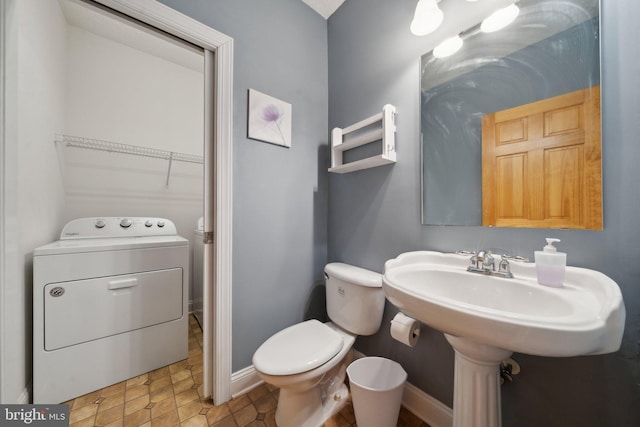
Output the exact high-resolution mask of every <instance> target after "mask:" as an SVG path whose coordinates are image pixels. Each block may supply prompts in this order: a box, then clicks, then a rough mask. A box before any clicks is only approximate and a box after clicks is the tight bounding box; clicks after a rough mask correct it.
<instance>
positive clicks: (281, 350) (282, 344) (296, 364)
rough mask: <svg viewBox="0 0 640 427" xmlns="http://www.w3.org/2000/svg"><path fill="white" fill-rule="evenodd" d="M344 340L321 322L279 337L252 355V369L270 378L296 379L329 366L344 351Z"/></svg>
mask: <svg viewBox="0 0 640 427" xmlns="http://www.w3.org/2000/svg"><path fill="white" fill-rule="evenodd" d="M342 345H343V342H342V337H341V336H340V334H338V333H337V332H336V331H334V330H332V329H331V328H329V327H328V326H326V325H325V324H323V323H321V322H319V321H318V320H315V319H313V320H307V321H306V322H302V323H298V324H297V325H293V326H290V327H288V328H286V329H283V330H282V331H280V332H278V333H276V334H275V335H273V336H272V337H271V338H269V339H268V340H266V341H265V342H264V343H263V344H262V345H261V346H260V348H258V350H257V351H256V352H255V354H254V355H253V366H255V368H256V369H257V370H258V371H260V372H262V373H265V374H267V375H293V374H299V373H302V372H306V371H310V370H312V369H314V368H317V367H318V366H321V365H324V364H325V363H327V362H328V361H329V360H330V359H331V358H332V357H333V356H335V355H336V354H338V352H339V351H340V350H342Z"/></svg>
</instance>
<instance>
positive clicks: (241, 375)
mask: <svg viewBox="0 0 640 427" xmlns="http://www.w3.org/2000/svg"><path fill="white" fill-rule="evenodd" d="M354 357H355V358H356V359H359V358H361V357H364V355H363V354H362V353H360V352H358V351H356V352H354ZM262 383H263V381H262V379H261V378H260V377H259V376H258V373H257V372H256V370H255V368H254V367H253V365H251V366H248V367H246V368H244V369H241V370H240V371H238V372H234V373H233V374H232V375H231V396H232V397H234V398H235V397H238V396H240V395H243V394H245V393H248V392H249V391H251V390H252V389H254V388H256V387H257V386H259V385H260V384H262ZM402 406H404V407H405V408H406V409H407V410H408V411H410V412H411V413H413V414H414V415H415V416H417V417H418V418H420V419H421V420H422V421H424V422H425V423H427V424H429V425H430V426H431V427H451V426H452V425H453V411H452V410H451V408H449V407H448V406H447V405H445V404H444V403H442V402H440V401H439V400H437V399H435V398H434V397H432V396H431V395H429V394H427V393H425V392H424V391H422V390H420V389H419V388H418V387H416V386H414V385H413V384H411V383H406V385H405V386H404V394H403V395H402Z"/></svg>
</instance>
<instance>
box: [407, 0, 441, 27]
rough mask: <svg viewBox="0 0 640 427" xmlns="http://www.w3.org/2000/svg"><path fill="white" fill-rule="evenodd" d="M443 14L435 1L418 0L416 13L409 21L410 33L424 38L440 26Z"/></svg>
mask: <svg viewBox="0 0 640 427" xmlns="http://www.w3.org/2000/svg"><path fill="white" fill-rule="evenodd" d="M443 19H444V14H443V13H442V10H440V8H439V7H438V2H437V1H436V0H418V4H417V5H416V12H415V14H414V16H413V21H411V27H410V28H411V32H412V33H413V34H414V35H416V36H425V35H427V34H429V33H432V32H434V31H435V30H436V28H438V27H439V26H440V24H441V23H442V20H443Z"/></svg>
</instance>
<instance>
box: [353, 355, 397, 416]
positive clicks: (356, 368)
mask: <svg viewBox="0 0 640 427" xmlns="http://www.w3.org/2000/svg"><path fill="white" fill-rule="evenodd" d="M347 375H348V376H349V384H350V386H351V398H352V400H353V410H354V412H355V414H356V423H357V425H358V426H360V427H396V425H397V424H398V414H399V413H400V404H401V402H402V392H403V391H404V383H405V382H406V381H407V373H406V372H405V370H404V369H402V366H400V364H399V363H397V362H394V361H393V360H389V359H385V358H382V357H363V358H362V359H358V360H356V361H354V362H353V363H351V364H350V365H349V367H348V368H347Z"/></svg>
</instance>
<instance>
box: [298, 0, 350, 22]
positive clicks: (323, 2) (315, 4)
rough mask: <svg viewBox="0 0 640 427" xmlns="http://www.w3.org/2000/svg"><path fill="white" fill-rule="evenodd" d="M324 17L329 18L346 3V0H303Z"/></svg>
mask: <svg viewBox="0 0 640 427" xmlns="http://www.w3.org/2000/svg"><path fill="white" fill-rule="evenodd" d="M302 1H303V2H305V3H306V4H307V5H308V6H309V7H311V8H312V9H313V10H315V11H316V12H318V13H319V14H320V15H321V16H322V17H323V18H324V19H328V18H329V17H330V16H331V14H332V13H333V12H335V11H336V10H337V9H338V8H339V7H340V6H341V5H342V3H344V0H302Z"/></svg>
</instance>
